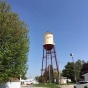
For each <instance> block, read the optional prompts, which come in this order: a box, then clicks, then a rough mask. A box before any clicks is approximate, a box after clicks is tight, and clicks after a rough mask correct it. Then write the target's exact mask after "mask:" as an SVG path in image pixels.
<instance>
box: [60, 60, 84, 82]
mask: <svg viewBox="0 0 88 88" xmlns="http://www.w3.org/2000/svg"><path fill="white" fill-rule="evenodd" d="M84 63H85V61H84V60H82V61H81V60H80V59H78V60H77V61H76V62H75V63H73V62H68V63H67V65H66V66H65V68H64V69H63V70H62V76H64V77H67V78H70V79H71V80H72V81H75V74H74V65H75V73H76V78H77V80H78V81H79V80H81V78H80V70H81V68H82V65H83V64H84Z"/></svg>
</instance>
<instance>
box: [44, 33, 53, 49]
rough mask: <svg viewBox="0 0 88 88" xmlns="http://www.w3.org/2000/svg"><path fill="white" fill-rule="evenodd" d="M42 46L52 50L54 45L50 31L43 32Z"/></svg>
mask: <svg viewBox="0 0 88 88" xmlns="http://www.w3.org/2000/svg"><path fill="white" fill-rule="evenodd" d="M43 46H44V48H45V49H46V50H52V48H53V46H54V39H53V34H52V33H50V32H46V33H45V34H44V45H43Z"/></svg>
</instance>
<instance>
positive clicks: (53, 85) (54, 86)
mask: <svg viewBox="0 0 88 88" xmlns="http://www.w3.org/2000/svg"><path fill="white" fill-rule="evenodd" d="M72 84H74V83H68V84H61V85H59V84H56V83H51V84H50V83H41V84H36V85H34V86H36V87H47V88H60V86H63V85H72Z"/></svg>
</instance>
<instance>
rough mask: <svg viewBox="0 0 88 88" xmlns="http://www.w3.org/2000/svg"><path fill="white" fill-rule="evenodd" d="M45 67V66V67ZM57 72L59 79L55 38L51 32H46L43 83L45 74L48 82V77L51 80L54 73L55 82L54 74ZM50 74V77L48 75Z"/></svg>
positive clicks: (42, 72)
mask: <svg viewBox="0 0 88 88" xmlns="http://www.w3.org/2000/svg"><path fill="white" fill-rule="evenodd" d="M53 61H55V68H53ZM44 65H45V66H44ZM49 65H51V66H52V69H53V70H52V72H50V71H51V70H50V68H49ZM54 70H56V71H57V73H58V77H59V69H58V61H57V57H56V50H55V44H54V38H53V34H52V33H50V32H48V31H47V32H46V33H45V34H44V44H43V58H42V69H41V81H43V75H44V73H45V78H46V79H45V80H44V81H46V82H47V81H48V80H47V77H49V80H50V74H51V73H52V78H53V81H54V74H53V71H54ZM47 72H49V75H48V74H47Z"/></svg>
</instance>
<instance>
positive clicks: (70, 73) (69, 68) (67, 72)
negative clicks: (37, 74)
mask: <svg viewBox="0 0 88 88" xmlns="http://www.w3.org/2000/svg"><path fill="white" fill-rule="evenodd" d="M73 65H74V64H73V63H72V62H68V63H67V65H66V66H65V68H64V69H63V70H62V76H64V77H67V78H69V79H71V80H72V81H74V77H75V76H74V66H73Z"/></svg>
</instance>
